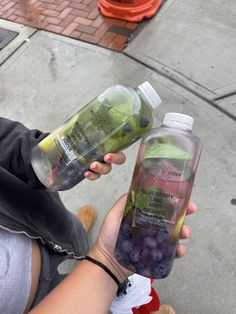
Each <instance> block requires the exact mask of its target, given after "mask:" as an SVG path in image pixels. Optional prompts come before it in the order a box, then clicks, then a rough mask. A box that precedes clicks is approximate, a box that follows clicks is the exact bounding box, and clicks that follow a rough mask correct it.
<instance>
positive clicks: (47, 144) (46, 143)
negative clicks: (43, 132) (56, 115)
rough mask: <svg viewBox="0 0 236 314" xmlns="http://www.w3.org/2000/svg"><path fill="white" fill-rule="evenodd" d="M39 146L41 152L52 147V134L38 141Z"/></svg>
mask: <svg viewBox="0 0 236 314" xmlns="http://www.w3.org/2000/svg"><path fill="white" fill-rule="evenodd" d="M39 147H40V149H41V150H42V151H43V152H45V153H46V152H48V151H50V150H51V149H52V147H54V141H53V137H52V135H48V136H47V137H45V139H43V140H42V141H41V142H40V143H39Z"/></svg>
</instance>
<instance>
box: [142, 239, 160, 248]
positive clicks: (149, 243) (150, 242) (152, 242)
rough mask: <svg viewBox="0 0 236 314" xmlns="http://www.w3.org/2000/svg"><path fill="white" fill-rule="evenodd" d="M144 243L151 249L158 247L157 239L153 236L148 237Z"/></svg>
mask: <svg viewBox="0 0 236 314" xmlns="http://www.w3.org/2000/svg"><path fill="white" fill-rule="evenodd" d="M143 244H144V246H145V247H149V248H150V249H155V248H156V247H157V241H156V240H155V239H153V238H151V237H146V238H145V239H144V241H143Z"/></svg>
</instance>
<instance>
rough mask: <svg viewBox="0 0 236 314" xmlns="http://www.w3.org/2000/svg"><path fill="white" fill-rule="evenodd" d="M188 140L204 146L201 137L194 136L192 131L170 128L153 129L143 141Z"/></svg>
mask: <svg viewBox="0 0 236 314" xmlns="http://www.w3.org/2000/svg"><path fill="white" fill-rule="evenodd" d="M183 137H184V138H186V139H188V140H189V141H193V142H195V143H198V144H199V145H202V142H201V140H200V138H199V137H197V136H196V135H195V134H193V133H192V132H191V131H190V132H189V131H185V130H180V129H175V128H169V127H163V126H161V127H157V128H152V129H151V130H150V131H149V132H148V133H147V134H146V135H145V136H144V137H143V141H145V142H148V141H151V140H155V138H157V139H158V138H159V139H161V138H163V139H164V138H183Z"/></svg>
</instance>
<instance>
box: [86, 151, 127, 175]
mask: <svg viewBox="0 0 236 314" xmlns="http://www.w3.org/2000/svg"><path fill="white" fill-rule="evenodd" d="M125 160H126V157H125V154H124V153H123V152H118V153H115V154H107V155H105V156H104V163H101V162H99V161H94V162H93V163H92V164H91V165H90V170H91V171H86V172H85V173H84V176H85V178H86V179H88V180H90V181H94V180H97V179H98V178H100V176H101V175H106V174H108V173H110V172H111V170H112V164H114V165H122V164H123V163H124V162H125Z"/></svg>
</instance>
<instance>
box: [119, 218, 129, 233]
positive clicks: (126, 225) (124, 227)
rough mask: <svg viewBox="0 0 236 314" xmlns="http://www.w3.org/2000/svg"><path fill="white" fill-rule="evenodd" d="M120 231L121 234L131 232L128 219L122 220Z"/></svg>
mask: <svg viewBox="0 0 236 314" xmlns="http://www.w3.org/2000/svg"><path fill="white" fill-rule="evenodd" d="M120 231H121V233H122V234H125V235H129V234H130V233H131V225H130V224H129V222H128V221H124V220H123V221H122V224H121V227H120Z"/></svg>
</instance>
